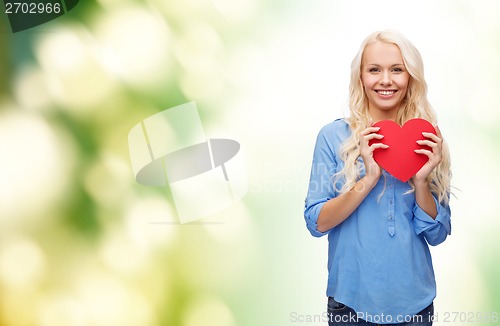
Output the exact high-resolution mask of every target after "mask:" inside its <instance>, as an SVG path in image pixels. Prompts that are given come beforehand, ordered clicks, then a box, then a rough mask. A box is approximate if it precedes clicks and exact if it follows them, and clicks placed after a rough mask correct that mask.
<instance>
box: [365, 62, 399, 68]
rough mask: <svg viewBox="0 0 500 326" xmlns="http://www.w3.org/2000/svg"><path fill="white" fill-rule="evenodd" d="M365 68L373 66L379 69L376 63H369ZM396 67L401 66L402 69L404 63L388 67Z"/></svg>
mask: <svg viewBox="0 0 500 326" xmlns="http://www.w3.org/2000/svg"><path fill="white" fill-rule="evenodd" d="M367 66H375V67H380V65H379V64H378V63H369V64H367ZM396 66H403V67H404V63H395V64H393V65H391V66H390V67H391V68H392V67H396Z"/></svg>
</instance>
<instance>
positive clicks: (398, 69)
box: [392, 68, 403, 72]
mask: <svg viewBox="0 0 500 326" xmlns="http://www.w3.org/2000/svg"><path fill="white" fill-rule="evenodd" d="M392 71H394V72H403V69H401V68H394V69H392Z"/></svg>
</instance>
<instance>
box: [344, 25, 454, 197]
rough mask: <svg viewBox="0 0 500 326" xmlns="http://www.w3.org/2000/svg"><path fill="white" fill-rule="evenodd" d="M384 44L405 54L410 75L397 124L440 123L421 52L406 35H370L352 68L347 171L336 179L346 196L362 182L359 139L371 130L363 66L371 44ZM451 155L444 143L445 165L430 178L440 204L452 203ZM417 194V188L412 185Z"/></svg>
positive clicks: (440, 164) (381, 32) (396, 33)
mask: <svg viewBox="0 0 500 326" xmlns="http://www.w3.org/2000/svg"><path fill="white" fill-rule="evenodd" d="M375 42H383V43H389V44H395V45H396V46H397V47H398V48H399V50H400V51H401V55H402V57H403V62H404V65H405V68H406V70H407V71H408V73H409V75H410V80H409V83H408V88H407V93H406V96H405V97H404V99H403V101H402V102H401V107H400V109H399V110H398V113H397V117H396V122H397V123H398V124H400V125H403V124H404V123H405V122H406V121H408V120H410V119H413V118H423V119H426V120H428V121H430V122H431V123H432V124H433V125H436V123H437V117H436V113H435V112H434V110H433V109H432V106H431V105H430V103H429V101H428V100H427V83H426V82H425V79H424V66H423V61H422V57H421V56H420V53H419V52H418V50H417V49H416V48H415V47H414V46H413V44H411V43H410V41H409V40H408V39H406V38H405V37H404V36H403V35H402V34H400V33H399V32H397V31H394V30H385V31H378V32H374V33H372V34H371V35H369V36H368V37H367V38H366V39H365V40H364V41H363V43H362V44H361V47H360V49H359V51H358V53H357V55H356V56H355V57H354V59H353V61H352V64H351V82H350V85H349V95H350V96H349V110H350V113H351V114H350V117H349V118H347V122H348V124H349V128H350V129H351V136H350V137H349V138H348V139H347V140H346V142H345V143H344V144H343V146H342V148H341V158H342V160H343V161H344V163H345V165H344V167H343V169H342V170H341V171H340V172H338V173H337V174H336V175H335V178H336V179H337V180H338V179H342V180H343V182H342V187H341V188H340V189H337V190H338V191H340V192H341V193H345V192H347V191H349V190H351V189H352V188H353V187H354V184H355V183H356V181H357V180H359V178H360V173H361V171H362V169H363V167H364V166H363V164H362V163H361V162H360V161H358V158H359V157H360V146H359V143H360V142H359V135H360V133H361V131H363V130H364V129H365V128H367V127H368V126H369V123H370V115H369V113H368V98H367V97H366V94H365V91H364V87H363V84H362V81H361V69H362V67H361V63H362V58H363V52H364V50H365V48H366V46H367V45H368V44H371V43H375ZM450 179H451V171H450V155H449V150H448V146H447V145H446V143H445V142H443V157H442V160H441V162H440V163H439V164H438V165H437V166H436V168H435V169H434V170H433V171H432V173H431V174H430V175H429V181H430V182H429V184H430V187H431V191H432V193H434V195H436V196H437V199H438V201H439V202H444V203H448V200H449V195H450ZM409 183H410V185H411V187H412V190H410V191H409V192H413V191H414V190H415V187H414V185H413V183H412V182H411V180H410V181H409ZM335 184H336V185H337V184H338V183H337V182H335Z"/></svg>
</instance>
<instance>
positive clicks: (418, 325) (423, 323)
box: [327, 297, 434, 326]
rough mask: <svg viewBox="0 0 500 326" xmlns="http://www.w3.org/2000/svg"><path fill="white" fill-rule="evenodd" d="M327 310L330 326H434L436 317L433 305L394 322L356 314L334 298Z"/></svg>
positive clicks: (384, 317)
mask: <svg viewBox="0 0 500 326" xmlns="http://www.w3.org/2000/svg"><path fill="white" fill-rule="evenodd" d="M327 308H328V310H327V312H328V325H329V326H355V325H372V326H373V325H379V324H387V323H392V325H397V326H432V318H433V315H434V304H433V303H431V304H430V305H429V306H428V307H427V308H425V309H424V310H422V311H421V312H419V313H418V314H416V315H414V316H398V318H397V320H392V319H390V318H389V317H387V316H385V315H380V316H364V315H363V314H362V313H356V312H355V311H354V310H353V309H352V308H349V307H348V306H346V305H344V304H343V303H340V302H337V301H335V299H334V298H332V297H328V307H327ZM363 318H364V319H363ZM365 319H367V320H369V321H366V320H365Z"/></svg>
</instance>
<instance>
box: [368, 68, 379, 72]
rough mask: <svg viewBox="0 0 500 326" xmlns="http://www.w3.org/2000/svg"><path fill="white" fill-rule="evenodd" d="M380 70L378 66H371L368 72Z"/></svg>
mask: <svg viewBox="0 0 500 326" xmlns="http://www.w3.org/2000/svg"><path fill="white" fill-rule="evenodd" d="M378 71H379V69H378V68H370V69H369V70H368V72H378Z"/></svg>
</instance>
